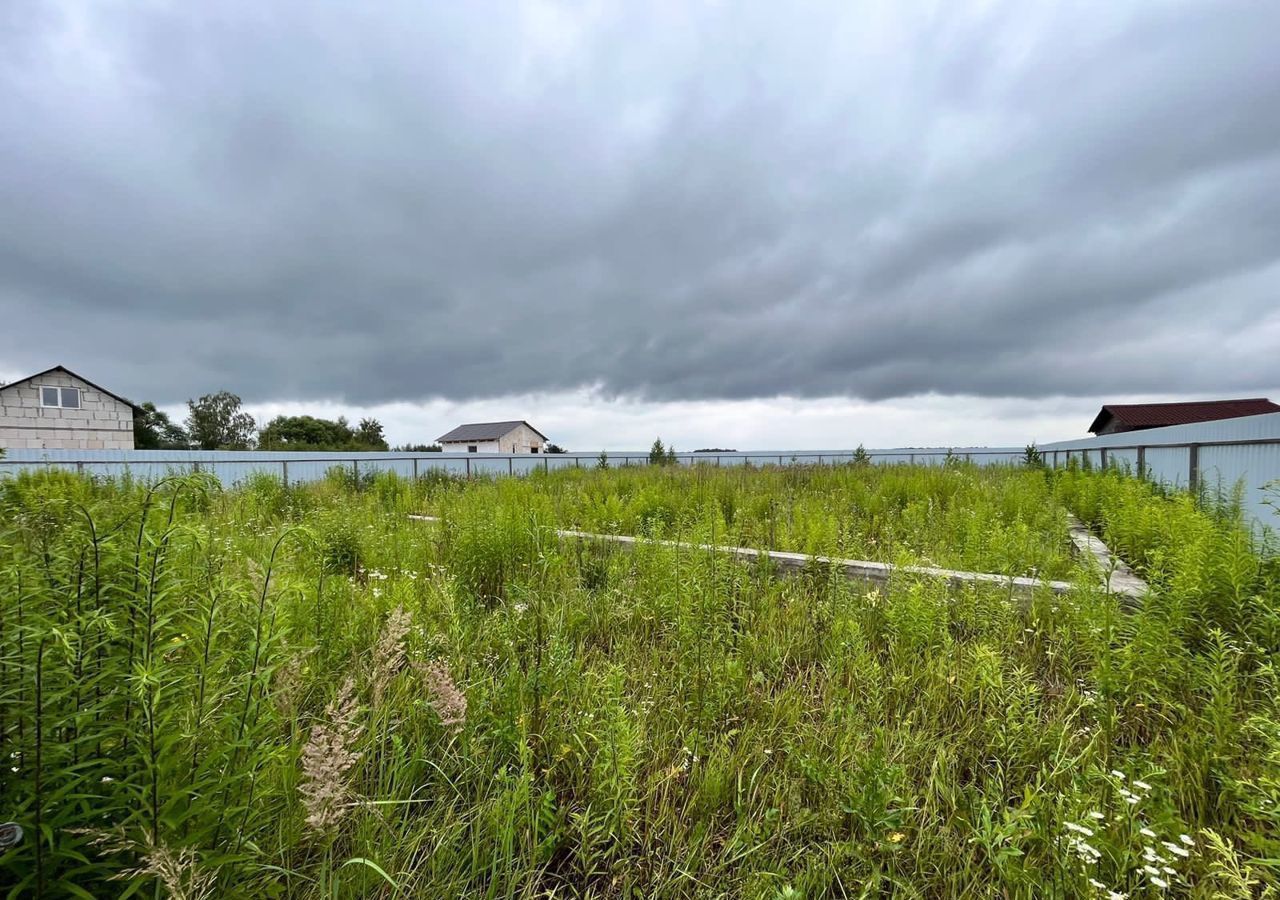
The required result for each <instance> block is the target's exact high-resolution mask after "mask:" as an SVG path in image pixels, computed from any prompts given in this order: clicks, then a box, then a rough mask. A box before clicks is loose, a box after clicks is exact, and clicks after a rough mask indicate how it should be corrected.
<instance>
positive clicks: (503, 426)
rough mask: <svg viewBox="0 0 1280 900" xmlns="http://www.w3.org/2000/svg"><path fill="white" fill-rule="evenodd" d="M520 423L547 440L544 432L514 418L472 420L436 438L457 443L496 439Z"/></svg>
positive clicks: (441, 441) (442, 441)
mask: <svg viewBox="0 0 1280 900" xmlns="http://www.w3.org/2000/svg"><path fill="white" fill-rule="evenodd" d="M521 425H523V426H525V427H526V428H528V429H529V430H530V431H532V432H533V433H534V434H536V435H537V436H538V437H540V438H542V439H543V440H544V441H545V440H547V436H546V435H545V434H543V433H542V432H541V431H538V429H536V428H534V427H533V426H532V425H530V424H529V423H528V422H526V421H525V420H524V419H514V420H512V421H510V422H473V423H471V424H470V425H459V426H458V427H457V428H455V429H453V431H450V432H448V433H447V434H442V435H440V437H438V438H436V440H437V441H439V442H440V443H442V444H443V443H445V442H450V443H459V442H461V441H496V440H498V439H499V438H502V437H505V436H506V435H508V434H510V433H511V432H512V431H515V430H516V429H517V428H519V427H520V426H521Z"/></svg>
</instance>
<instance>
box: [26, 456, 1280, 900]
mask: <svg viewBox="0 0 1280 900" xmlns="http://www.w3.org/2000/svg"><path fill="white" fill-rule="evenodd" d="M771 504H772V505H771ZM966 504H972V508H974V509H976V510H978V513H977V514H976V515H975V516H974V518H975V519H977V520H979V523H980V524H981V523H982V522H986V523H987V524H988V525H989V526H990V527H989V528H987V529H986V532H985V534H983V535H981V536H979V535H978V526H974V527H973V529H972V530H971V529H970V527H969V526H968V525H967V516H966V512H965V510H966V509H967V508H968V507H967V506H966ZM1065 509H1072V510H1074V511H1076V512H1077V513H1078V514H1080V515H1081V516H1082V517H1084V518H1086V519H1087V520H1089V521H1091V522H1092V523H1094V524H1095V525H1096V526H1097V527H1099V528H1100V529H1102V530H1103V532H1104V533H1105V534H1106V536H1107V537H1108V539H1109V540H1112V541H1113V542H1114V543H1115V544H1116V545H1117V546H1118V547H1120V548H1122V550H1123V552H1125V553H1127V554H1130V555H1132V557H1133V558H1134V560H1135V561H1136V562H1137V564H1138V565H1139V566H1140V567H1141V568H1143V570H1144V571H1145V572H1146V573H1147V574H1148V576H1149V577H1151V579H1152V584H1153V591H1152V594H1151V596H1150V597H1149V598H1148V600H1147V601H1146V603H1145V604H1144V605H1143V606H1142V607H1141V608H1140V609H1138V610H1128V609H1125V608H1122V607H1121V606H1120V605H1119V604H1118V603H1117V602H1116V601H1115V599H1114V598H1111V597H1108V596H1106V595H1105V594H1103V593H1102V592H1101V591H1100V590H1099V589H1098V587H1097V585H1096V583H1095V580H1094V579H1092V578H1091V577H1089V576H1088V575H1087V574H1084V573H1083V572H1081V571H1080V570H1079V569H1077V568H1076V567H1075V566H1074V565H1072V564H1071V563H1070V561H1069V560H1068V559H1067V557H1066V556H1065V555H1063V554H1065V550H1063V549H1062V548H1064V547H1065V545H1066V542H1065V535H1064V534H1063V533H1062V531H1061V528H1060V526H1061V524H1062V517H1063V515H1064V510H1065ZM913 510H924V512H914V511H913ZM422 511H430V512H434V513H438V514H440V515H441V516H442V517H443V522H441V523H440V524H429V523H423V522H415V521H410V520H409V519H408V518H407V514H408V513H410V512H422ZM832 523H834V526H833V524H832ZM570 526H578V527H586V528H591V529H598V530H615V531H632V530H634V531H636V532H641V533H645V532H647V533H661V534H664V535H671V536H675V535H689V536H690V537H697V538H711V539H714V540H716V541H717V542H726V543H745V544H755V545H759V546H765V545H771V546H783V547H788V546H789V547H790V548H791V549H815V550H823V551H831V550H836V549H840V548H842V547H843V548H844V550H843V552H844V555H860V553H861V551H862V550H864V549H867V548H877V547H881V548H882V550H881V552H882V553H883V554H884V556H882V558H890V559H903V560H907V559H910V560H913V561H919V560H920V559H921V557H925V556H928V557H929V558H930V559H934V557H937V558H936V559H934V561H936V562H938V563H940V564H951V565H956V564H966V563H968V564H971V565H972V566H973V567H976V568H986V569H991V570H994V571H1001V570H1002V569H1016V570H1018V571H1020V572H1021V571H1026V570H1028V569H1031V568H1038V569H1041V570H1042V571H1055V572H1058V573H1061V574H1066V575H1069V576H1071V577H1074V578H1076V579H1077V583H1078V587H1077V589H1076V590H1075V591H1074V592H1073V593H1072V594H1070V595H1068V596H1065V597H1059V596H1055V595H1052V594H1049V593H1047V592H1046V593H1045V594H1043V595H1041V596H1037V597H1035V598H1034V599H1033V600H1031V601H1030V602H1023V601H1017V600H1012V599H1011V598H1010V597H1009V596H1008V595H1007V593H1006V592H1004V591H1002V590H999V589H995V588H977V587H974V588H969V589H966V590H961V591H957V590H952V589H949V588H947V587H946V586H945V585H943V584H941V583H939V582H936V581H931V580H928V579H919V578H909V577H899V578H895V580H894V581H893V582H892V583H891V584H890V585H889V586H888V587H887V588H882V589H879V590H871V589H867V588H865V587H864V586H860V585H854V584H850V583H848V582H845V581H843V580H840V579H836V578H833V577H832V576H831V575H830V573H827V572H823V571H821V570H814V571H811V572H808V573H806V574H805V575H803V576H801V577H796V578H791V579H780V578H777V577H775V576H774V575H773V574H772V573H771V572H769V571H768V570H767V569H765V568H763V567H755V566H745V565H741V564H736V563H731V562H730V561H728V560H727V559H726V558H724V557H721V556H718V555H716V554H714V553H710V552H705V551H691V550H687V549H679V548H673V547H670V546H661V545H643V546H640V547H638V548H637V549H636V550H635V551H634V552H631V553H624V552H620V551H618V550H617V549H616V548H615V547H612V546H610V545H596V544H592V543H590V542H569V541H561V540H560V539H558V538H556V536H555V535H554V531H553V529H554V528H556V527H570ZM962 526H963V527H962ZM770 527H772V528H773V530H772V531H769V530H768V529H769V528H770ZM833 527H834V529H835V530H834V531H833V530H832V529H833ZM1024 529H1025V530H1026V532H1027V534H1028V535H1029V536H1028V537H1025V538H1024V537H1023V536H1022V534H1023V531H1024ZM872 536H879V537H877V543H876V544H871V543H870V542H869V538H870V537H872ZM1239 536H1240V532H1239V531H1238V529H1237V527H1236V526H1235V525H1234V524H1233V523H1232V522H1230V521H1229V520H1226V519H1224V518H1222V517H1221V516H1219V515H1217V514H1215V513H1213V512H1207V511H1205V510H1204V509H1202V508H1200V507H1197V506H1196V505H1195V504H1194V503H1191V502H1189V501H1185V500H1183V499H1181V498H1177V497H1174V498H1166V497H1162V496H1159V495H1157V494H1155V493H1153V492H1152V491H1150V490H1149V489H1147V488H1145V487H1143V486H1141V485H1138V484H1137V483H1136V482H1131V481H1128V480H1126V479H1123V478H1120V477H1118V476H1115V475H1102V474H1097V473H1079V472H1073V473H1067V474H1060V475H1053V474H1045V473H1040V472H1034V471H1021V470H991V471H979V470H976V469H972V468H969V467H967V466H956V467H952V468H950V469H946V470H943V469H938V470H924V469H913V468H910V467H891V468H883V469H882V468H878V467H875V468H873V467H853V466H850V467H845V468H842V469H827V470H823V471H817V470H815V471H807V472H793V471H780V470H764V471H749V470H743V471H737V472H734V471H730V472H726V471H721V472H718V473H717V472H714V471H706V470H680V469H674V468H668V469H663V470H654V471H650V472H637V471H634V470H633V471H627V470H616V469H614V470H600V471H592V472H583V473H574V472H566V473H558V474H553V475H551V476H536V477H533V478H530V479H528V480H524V481H514V480H502V481H496V482H479V481H478V482H473V483H469V484H467V483H459V482H453V481H448V480H436V481H431V482H428V481H425V480H424V481H422V482H419V483H409V482H405V481H399V480H396V479H394V478H387V477H377V478H373V479H370V480H367V481H364V482H361V483H357V484H352V483H344V482H343V481H342V480H341V479H338V478H334V479H331V480H329V481H326V482H322V483H320V484H316V485H311V486H307V487H292V488H285V487H283V486H282V485H280V484H279V483H277V482H274V481H272V480H270V479H258V480H255V481H254V482H252V483H251V484H249V485H247V486H245V487H244V488H241V489H238V490H233V491H223V490H220V489H219V488H218V487H217V485H216V484H213V483H211V482H209V481H204V480H200V479H196V478H187V479H178V480H172V481H169V482H166V483H164V484H162V485H160V486H158V487H156V488H154V489H151V488H147V487H145V486H143V485H137V484H130V483H94V482H90V481H87V480H82V479H76V478H72V477H68V476H63V475H59V474H56V473H48V474H45V475H42V476H39V477H30V476H28V477H23V478H19V479H16V480H13V481H9V482H5V483H4V484H3V485H0V738H2V739H3V751H2V752H3V757H4V763H5V765H4V767H3V770H2V771H0V819H11V820H14V821H16V822H18V823H20V824H21V825H22V827H23V828H24V830H25V831H26V838H25V839H24V840H23V841H22V842H21V843H20V844H19V845H18V846H17V847H15V848H13V849H11V850H9V851H7V852H5V853H4V854H3V855H0V885H2V886H3V890H4V892H5V894H6V895H7V896H11V897H25V896H80V897H86V896H87V897H104V896H120V895H125V894H140V895H141V894H145V895H148V896H182V897H202V896H208V897H214V896H217V897H246V898H249V897H254V898H256V897H322V896H323V897H366V896H374V897H376V896H383V897H476V898H479V897H530V898H532V897H549V896H562V897H601V898H605V897H609V898H615V897H636V898H639V897H753V898H775V897H789V898H797V897H807V898H816V897H828V896H835V897H841V896H849V897H861V896H886V895H894V896H906V897H912V896H918V897H953V896H955V897H959V896H992V897H996V896H998V897H1010V896H1016V897H1045V896H1059V897H1075V896H1080V897H1092V896H1103V897H1105V896H1107V891H1116V892H1122V893H1126V894H1128V895H1130V896H1135V897H1137V896H1161V895H1164V894H1168V895H1171V896H1197V897H1218V896H1221V897H1234V896H1258V895H1263V894H1264V893H1266V892H1271V893H1274V892H1275V891H1276V889H1277V888H1276V883H1277V877H1276V875H1277V873H1276V862H1275V860H1276V859H1278V858H1280V846H1277V837H1276V836H1277V835H1278V834H1280V827H1278V826H1280V821H1277V816H1278V815H1280V814H1278V813H1277V809H1280V806H1278V805H1277V803H1278V802H1280V710H1278V709H1277V696H1278V692H1277V688H1278V685H1277V683H1276V673H1275V670H1274V666H1273V664H1272V662H1271V659H1272V656H1273V654H1274V652H1275V650H1276V649H1277V641H1276V639H1275V638H1276V634H1277V631H1276V628H1275V624H1274V623H1275V620H1276V614H1277V608H1278V603H1277V601H1278V600H1280V588H1277V585H1276V578H1275V572H1274V570H1273V569H1271V568H1269V564H1268V563H1266V562H1264V561H1263V560H1261V559H1260V558H1259V557H1257V556H1256V555H1254V554H1253V552H1252V550H1251V548H1250V545H1249V544H1248V542H1247V541H1245V542H1244V543H1241V542H1240V540H1239ZM881 537H883V538H884V539H885V541H886V542H887V544H888V545H889V546H888V549H884V548H883V547H882V545H881V543H880V541H881ZM775 541H776V543H774V542H775ZM842 541H843V542H844V543H841V542H842ZM863 555H865V554H863ZM1055 560H1056V562H1055ZM1055 566H1057V567H1058V568H1056V569H1055ZM1144 829H1145V831H1144ZM1152 835H1154V837H1153V836H1152ZM1184 835H1185V838H1184V837H1183V836H1184ZM1166 842H1167V844H1166ZM1171 848H1176V849H1171ZM1144 867H1145V868H1144ZM1166 869H1168V870H1172V873H1171V872H1170V871H1166ZM1148 870H1151V871H1148ZM1152 872H1154V874H1152ZM1161 882H1164V883H1167V884H1168V885H1169V887H1168V888H1167V889H1166V888H1161V887H1160V886H1159V885H1160V883H1161ZM1095 883H1096V884H1097V885H1102V886H1103V887H1102V888H1099V887H1096V886H1095Z"/></svg>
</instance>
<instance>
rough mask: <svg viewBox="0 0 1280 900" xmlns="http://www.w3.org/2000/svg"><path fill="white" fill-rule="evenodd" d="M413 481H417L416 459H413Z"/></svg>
mask: <svg viewBox="0 0 1280 900" xmlns="http://www.w3.org/2000/svg"><path fill="white" fill-rule="evenodd" d="M413 480H414V481H417V480H418V457H416V456H415V457H414V458H413Z"/></svg>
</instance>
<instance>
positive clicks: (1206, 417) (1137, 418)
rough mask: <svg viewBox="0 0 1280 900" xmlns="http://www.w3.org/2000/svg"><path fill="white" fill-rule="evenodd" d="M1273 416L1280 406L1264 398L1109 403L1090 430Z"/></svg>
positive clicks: (1137, 427) (1153, 426)
mask: <svg viewBox="0 0 1280 900" xmlns="http://www.w3.org/2000/svg"><path fill="white" fill-rule="evenodd" d="M1273 412H1280V406H1277V405H1276V404H1275V403H1272V402H1271V401H1270V400H1268V399H1267V398H1265V397H1250V398H1246V399H1243V400H1195V401H1190V402H1186V403H1108V404H1107V405H1105V406H1103V407H1102V409H1101V410H1100V411H1099V412H1098V415H1097V417H1096V418H1095V419H1094V420H1093V424H1092V425H1090V426H1089V430H1090V431H1091V432H1094V433H1097V432H1098V431H1100V430H1101V429H1103V428H1105V427H1106V426H1107V423H1108V422H1110V421H1111V420H1112V419H1116V420H1118V421H1119V422H1120V424H1121V425H1123V426H1125V427H1126V428H1129V429H1139V428H1163V427H1164V426H1166V425H1190V424H1192V423H1194V422H1215V421H1217V420H1219V419H1236V418H1239V417H1241V416H1261V415H1265V414H1266V413H1273Z"/></svg>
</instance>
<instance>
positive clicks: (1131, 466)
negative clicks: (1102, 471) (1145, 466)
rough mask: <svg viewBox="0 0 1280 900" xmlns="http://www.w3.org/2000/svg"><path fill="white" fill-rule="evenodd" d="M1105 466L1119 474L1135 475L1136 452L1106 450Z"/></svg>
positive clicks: (1136, 467) (1136, 469)
mask: <svg viewBox="0 0 1280 900" xmlns="http://www.w3.org/2000/svg"><path fill="white" fill-rule="evenodd" d="M1107 466H1108V467H1110V468H1115V469H1119V470H1120V471H1121V472H1127V473H1128V474H1130V475H1136V474H1137V472H1138V451H1137V450H1108V451H1107Z"/></svg>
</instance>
